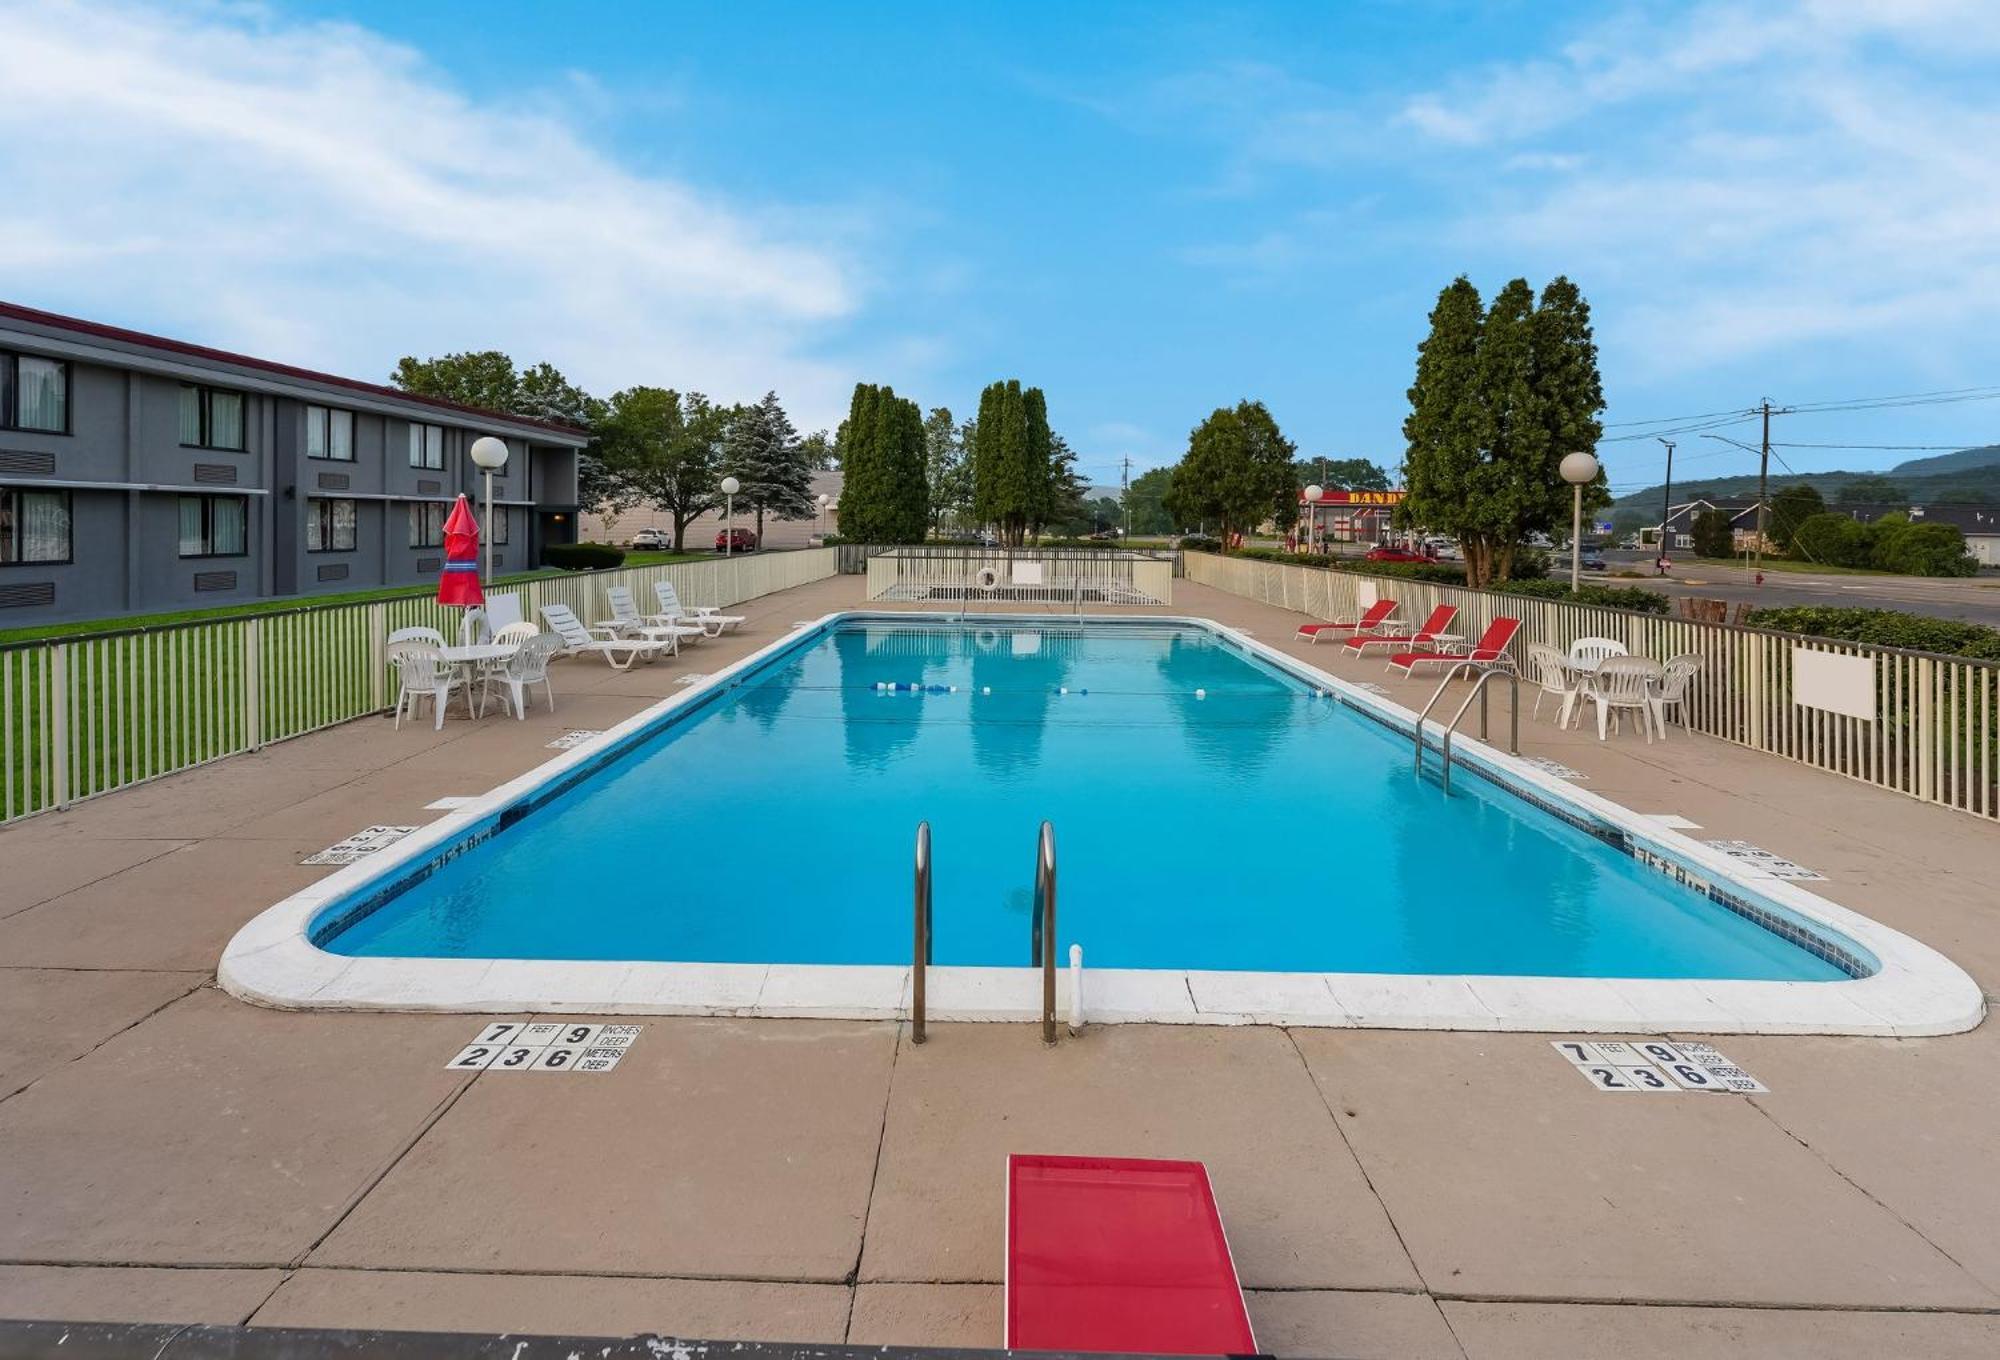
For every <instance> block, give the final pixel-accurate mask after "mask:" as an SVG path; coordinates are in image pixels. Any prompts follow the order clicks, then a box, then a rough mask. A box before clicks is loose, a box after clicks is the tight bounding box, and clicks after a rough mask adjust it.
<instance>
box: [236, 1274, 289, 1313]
mask: <svg viewBox="0 0 2000 1360" xmlns="http://www.w3.org/2000/svg"><path fill="white" fill-rule="evenodd" d="M297 1274H298V1272H297V1271H296V1270H284V1271H280V1272H279V1273H278V1282H277V1283H276V1284H274V1285H272V1286H271V1288H270V1291H269V1292H268V1293H266V1294H265V1295H264V1297H263V1298H261V1299H259V1300H257V1305H256V1306H255V1307H254V1308H252V1309H251V1310H250V1311H249V1312H248V1313H246V1314H244V1317H243V1321H242V1322H241V1323H239V1324H238V1325H239V1326H243V1327H248V1326H250V1325H251V1323H252V1320H253V1319H254V1318H255V1317H256V1316H257V1314H259V1313H261V1312H263V1311H264V1310H265V1309H266V1308H269V1307H270V1306H271V1300H272V1299H275V1298H276V1297H278V1291H279V1290H280V1289H283V1288H284V1287H285V1286H286V1285H288V1284H290V1283H291V1282H292V1277H293V1276H295V1275H297Z"/></svg>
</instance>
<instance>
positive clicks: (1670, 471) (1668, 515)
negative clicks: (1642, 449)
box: [1654, 435, 1674, 576]
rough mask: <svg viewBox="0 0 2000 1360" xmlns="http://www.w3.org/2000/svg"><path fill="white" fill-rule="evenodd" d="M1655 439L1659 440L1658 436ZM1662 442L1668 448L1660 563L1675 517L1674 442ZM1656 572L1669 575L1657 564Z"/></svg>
mask: <svg viewBox="0 0 2000 1360" xmlns="http://www.w3.org/2000/svg"><path fill="white" fill-rule="evenodd" d="M1654 437H1655V438H1658V436H1657V435H1656V436H1654ZM1660 442H1661V443H1662V444H1665V445H1666V446H1667V484H1666V486H1664V487H1662V488H1661V490H1660V551H1659V552H1658V553H1656V554H1655V557H1656V558H1657V559H1658V560H1659V561H1665V560H1666V556H1667V524H1668V522H1669V521H1670V520H1672V519H1673V517H1674V441H1673V440H1671V439H1661V440H1660ZM1654 570H1655V571H1657V572H1658V573H1659V574H1660V575H1662V576H1665V575H1666V574H1667V572H1666V568H1664V567H1661V566H1659V565H1657V563H1656V564H1655V566H1654Z"/></svg>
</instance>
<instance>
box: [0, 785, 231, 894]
mask: <svg viewBox="0 0 2000 1360" xmlns="http://www.w3.org/2000/svg"><path fill="white" fill-rule="evenodd" d="M111 792H114V793H115V792H117V790H115V789H114V790H111ZM66 810H67V809H64V808H46V809H44V810H43V811H41V812H37V813H31V814H29V815H28V816H26V817H23V818H21V819H19V821H16V822H7V823H5V824H0V833H4V831H5V830H6V828H7V827H9V826H26V825H27V824H28V823H29V822H30V821H32V820H33V819H34V818H36V817H43V816H47V815H48V814H49V813H52V812H63V811H66ZM86 834H87V833H86ZM103 839H105V840H127V841H171V842H173V843H174V844H173V849H169V850H162V851H160V852H159V854H157V855H148V856H146V858H144V859H142V860H139V861H138V862H137V863H134V864H128V865H126V866H125V868H124V869H113V870H112V871H111V872H109V873H106V874H99V875H98V876H97V877H96V878H93V879H91V880H90V882H88V883H78V884H76V885H75V886H73V887H68V888H64V889H63V890H62V891H61V892H59V893H55V894H53V895H52V896H49V897H44V898H43V899H42V900H41V901H39V902H29V903H28V904H26V905H25V906H19V907H16V908H14V909H13V910H12V911H0V921H5V920H7V919H8V918H10V917H14V916H19V915H20V914H21V913H22V912H24V911H33V910H34V909H35V908H36V907H45V906H47V905H48V904H49V903H51V902H53V901H55V900H56V898H58V897H67V896H69V895H70V894H71V893H73V892H81V891H83V890H84V889H85V888H88V887H91V886H93V885H94V884H98V883H102V882H103V881H104V880H105V879H107V878H116V877H118V875H120V874H122V873H124V872H125V869H136V868H138V867H139V866H140V865H142V864H151V863H152V862H153V861H154V860H156V859H160V858H162V857H164V856H166V855H171V854H173V853H174V850H178V849H181V848H183V847H185V846H189V845H193V844H195V842H194V841H191V840H189V839H188V838H187V837H186V836H117V837H111V836H106V837H103Z"/></svg>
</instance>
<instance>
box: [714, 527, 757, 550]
mask: <svg viewBox="0 0 2000 1360" xmlns="http://www.w3.org/2000/svg"><path fill="white" fill-rule="evenodd" d="M715 550H716V551H717V552H732V553H740V552H756V551H757V535H756V533H755V531H753V530H750V529H722V530H718V531H717V533H716V535H715Z"/></svg>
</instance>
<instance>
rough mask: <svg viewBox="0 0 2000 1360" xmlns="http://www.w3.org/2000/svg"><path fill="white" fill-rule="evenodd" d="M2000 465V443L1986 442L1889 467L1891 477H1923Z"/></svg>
mask: <svg viewBox="0 0 2000 1360" xmlns="http://www.w3.org/2000/svg"><path fill="white" fill-rule="evenodd" d="M1992 467H2000V444H1984V445H1981V446H1980V447H1979V448H1976V449H1960V450H1959V451H1958V452H1957V453H1940V454H1938V455H1937V456H1936V457H1935V458H1912V459H1911V460H1910V461H1909V462H1907V463H1898V464H1896V466H1894V467H1892V468H1890V469H1889V472H1888V475H1889V476H1891V477H1923V476H1928V475H1929V474H1931V473H1934V472H1969V471H1971V470H1972V469H1974V468H1992Z"/></svg>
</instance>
